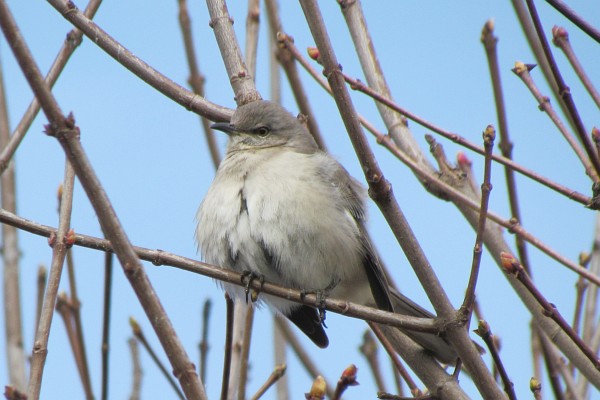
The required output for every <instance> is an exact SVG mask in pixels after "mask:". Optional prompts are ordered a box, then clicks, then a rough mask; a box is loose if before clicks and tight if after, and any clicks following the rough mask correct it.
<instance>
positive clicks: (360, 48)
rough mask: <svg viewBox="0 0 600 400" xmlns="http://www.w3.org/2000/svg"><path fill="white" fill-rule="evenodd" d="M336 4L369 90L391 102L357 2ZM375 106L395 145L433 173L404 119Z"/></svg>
mask: <svg viewBox="0 0 600 400" xmlns="http://www.w3.org/2000/svg"><path fill="white" fill-rule="evenodd" d="M338 2H339V4H340V7H341V9H342V13H343V15H344V19H345V20H346V25H348V30H349V31H350V35H351V36H352V42H353V43H354V48H355V49H356V54H357V55H358V59H359V61H360V65H361V67H362V70H363V73H364V74H365V78H366V79H367V83H368V84H369V87H371V88H372V89H374V90H375V91H377V92H378V93H380V94H381V95H382V96H383V97H385V98H387V99H389V100H393V98H392V92H391V90H390V88H389V86H388V84H387V81H386V79H385V75H384V73H383V70H382V68H381V65H380V64H379V59H378V57H377V54H376V53H375V46H374V45H373V40H372V38H371V35H370V33H369V29H368V27H367V21H366V19H365V16H364V14H363V10H362V6H361V3H360V0H338ZM375 105H376V106H377V109H378V111H379V114H380V115H381V117H382V118H383V121H384V122H385V126H386V127H387V129H388V131H389V133H390V136H391V137H392V139H393V140H394V142H395V143H396V145H397V146H398V147H399V148H400V149H402V151H403V152H405V153H406V154H407V155H408V156H409V157H410V158H411V159H413V160H414V161H416V162H417V163H418V164H419V165H421V166H424V167H426V168H427V169H428V170H429V171H433V166H432V165H431V164H430V163H429V162H428V161H427V159H426V158H425V156H424V154H423V152H421V151H420V149H419V146H418V144H417V141H416V140H415V138H414V136H413V135H412V134H411V133H410V129H409V128H408V125H407V123H406V118H405V117H404V116H403V115H401V114H399V113H398V112H396V111H394V110H392V109H390V108H389V107H387V106H385V105H384V104H381V103H380V102H375Z"/></svg>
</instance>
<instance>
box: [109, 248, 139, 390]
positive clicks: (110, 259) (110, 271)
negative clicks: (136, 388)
mask: <svg viewBox="0 0 600 400" xmlns="http://www.w3.org/2000/svg"><path fill="white" fill-rule="evenodd" d="M112 276H113V254H112V253H109V252H107V253H105V254H104V304H103V312H102V379H101V381H102V393H101V395H102V397H101V398H102V399H103V400H106V399H108V379H109V374H108V371H109V355H110V312H111V309H112V308H111V303H112V281H113V279H112ZM132 340H133V339H132ZM130 345H132V344H130ZM133 345H135V343H134V344H133ZM136 350H137V347H136ZM132 351H133V349H132ZM132 357H133V354H132ZM134 359H135V358H134ZM134 371H135V361H134ZM134 376H135V374H134ZM134 382H135V379H134Z"/></svg>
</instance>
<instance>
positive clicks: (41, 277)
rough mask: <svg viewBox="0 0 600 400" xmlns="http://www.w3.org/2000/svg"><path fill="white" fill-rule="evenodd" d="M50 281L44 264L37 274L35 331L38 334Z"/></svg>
mask: <svg viewBox="0 0 600 400" xmlns="http://www.w3.org/2000/svg"><path fill="white" fill-rule="evenodd" d="M47 281H48V270H47V269H46V267H45V266H44V264H40V266H39V267H38V273H37V281H36V282H37V285H36V288H37V290H36V296H35V298H36V301H35V304H36V307H35V329H34V330H33V331H34V332H37V330H38V327H39V325H40V317H41V315H42V305H43V304H44V291H45V290H46V282H47Z"/></svg>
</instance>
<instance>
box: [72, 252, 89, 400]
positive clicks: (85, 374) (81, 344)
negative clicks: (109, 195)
mask: <svg viewBox="0 0 600 400" xmlns="http://www.w3.org/2000/svg"><path fill="white" fill-rule="evenodd" d="M66 261H67V272H68V276H69V290H70V292H71V293H70V298H69V306H70V307H71V314H72V317H73V323H74V328H75V334H76V339H77V346H78V349H79V351H80V356H81V365H80V367H81V371H80V372H81V380H82V383H83V389H84V391H85V394H86V398H87V399H93V398H94V394H93V391H92V382H91V380H90V371H89V366H88V360H87V354H86V348H85V340H84V339H83V326H82V325H81V302H80V301H79V297H78V296H77V284H76V280H75V265H74V262H73V252H72V249H68V250H67V256H66Z"/></svg>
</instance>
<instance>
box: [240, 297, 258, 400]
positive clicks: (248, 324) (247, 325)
mask: <svg viewBox="0 0 600 400" xmlns="http://www.w3.org/2000/svg"><path fill="white" fill-rule="evenodd" d="M253 323H254V307H248V312H247V313H246V320H245V321H244V337H243V338H242V349H241V354H240V361H241V362H240V376H239V382H238V393H237V395H238V400H245V399H246V384H247V383H248V365H249V363H248V358H249V356H250V344H251V342H252V325H253Z"/></svg>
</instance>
